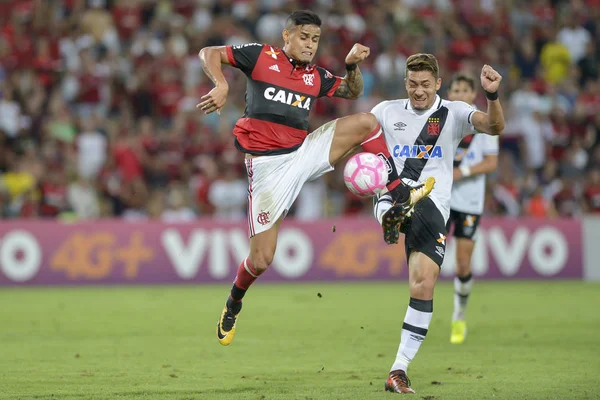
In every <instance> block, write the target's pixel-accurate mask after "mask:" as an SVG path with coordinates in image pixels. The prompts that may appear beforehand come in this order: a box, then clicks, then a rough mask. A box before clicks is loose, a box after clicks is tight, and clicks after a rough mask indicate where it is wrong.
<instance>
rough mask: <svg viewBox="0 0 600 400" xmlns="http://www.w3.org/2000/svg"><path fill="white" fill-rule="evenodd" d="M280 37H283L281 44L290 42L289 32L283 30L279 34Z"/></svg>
mask: <svg viewBox="0 0 600 400" xmlns="http://www.w3.org/2000/svg"><path fill="white" fill-rule="evenodd" d="M281 36H282V37H283V43H285V44H288V43H289V42H290V31H288V30H287V29H284V30H283V32H281Z"/></svg>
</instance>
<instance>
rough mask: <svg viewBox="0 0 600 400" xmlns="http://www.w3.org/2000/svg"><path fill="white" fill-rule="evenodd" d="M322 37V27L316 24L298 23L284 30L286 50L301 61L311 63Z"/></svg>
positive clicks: (289, 54)
mask: <svg viewBox="0 0 600 400" xmlns="http://www.w3.org/2000/svg"><path fill="white" fill-rule="evenodd" d="M320 39H321V28H319V27H318V26H316V25H298V26H295V27H293V28H292V29H290V30H287V29H286V30H284V31H283V41H284V42H285V48H284V51H285V52H286V54H287V55H288V56H290V57H291V58H293V59H294V60H296V61H297V62H299V63H302V64H308V63H310V62H311V61H312V60H313V58H314V57H315V54H316V53H317V49H318V48H319V40H320Z"/></svg>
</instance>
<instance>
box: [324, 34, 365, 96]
mask: <svg viewBox="0 0 600 400" xmlns="http://www.w3.org/2000/svg"><path fill="white" fill-rule="evenodd" d="M370 53H371V50H370V49H369V48H368V47H367V46H363V45H362V44H359V43H356V44H355V45H354V46H352V49H351V50H350V52H349V53H348V55H347V56H346V76H345V77H344V78H343V79H342V82H341V83H340V86H338V88H337V89H336V91H335V93H334V94H333V95H334V96H335V97H342V98H344V99H350V100H356V99H358V98H359V97H360V96H362V94H363V87H364V82H363V77H362V74H361V73H360V69H359V68H358V64H359V63H361V62H362V61H364V60H365V59H366V58H367V57H368V56H369V54H370Z"/></svg>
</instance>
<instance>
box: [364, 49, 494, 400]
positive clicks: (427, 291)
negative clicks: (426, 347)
mask: <svg viewBox="0 0 600 400" xmlns="http://www.w3.org/2000/svg"><path fill="white" fill-rule="evenodd" d="M438 73H439V68H438V63H437V60H436V58H435V57H434V56H433V55H431V54H414V55H412V56H410V57H409V58H408V60H407V61H406V79H405V85H406V90H407V92H408V99H400V100H391V101H384V102H382V103H379V104H378V105H377V106H375V108H373V111H372V113H373V114H374V115H375V117H376V118H377V120H378V122H379V124H380V125H381V127H382V129H383V132H384V137H385V141H386V142H387V146H388V149H389V152H390V153H391V155H392V160H393V168H394V169H395V173H397V174H398V176H399V177H400V179H401V180H402V181H403V182H404V183H405V184H410V185H413V186H415V185H420V184H424V183H425V182H426V179H425V177H429V176H431V177H433V178H435V181H436V183H435V187H434V188H433V190H432V191H431V193H430V194H429V197H427V198H425V199H423V200H421V201H419V202H418V203H416V205H415V206H414V208H413V209H412V210H411V213H410V214H409V215H410V216H408V215H407V216H405V215H404V213H403V210H402V207H401V206H398V205H396V204H394V201H393V200H392V199H391V198H390V197H389V196H388V194H384V195H381V196H380V197H379V199H378V200H377V202H376V204H375V216H376V217H377V219H378V221H379V222H380V223H381V225H382V228H383V231H384V240H385V241H386V242H387V243H389V244H392V243H397V242H398V234H397V233H398V231H400V232H402V233H404V234H405V238H404V243H405V249H406V256H407V258H408V268H409V290H410V301H409V304H408V309H407V311H406V315H405V317H404V323H403V325H402V334H401V339H400V347H399V349H398V353H397V355H396V360H395V361H394V364H393V365H392V368H391V370H390V374H389V376H388V379H387V381H386V383H385V389H386V390H388V391H391V392H395V393H414V390H413V389H412V388H411V387H410V381H409V380H408V377H407V375H406V370H407V368H408V365H409V363H410V362H411V360H412V359H413V358H414V357H415V355H416V354H417V351H418V350H419V347H420V346H421V343H422V342H423V340H424V339H425V336H426V335H427V330H428V328H429V323H430V322H431V316H432V313H433V290H434V287H435V282H436V279H437V277H438V274H439V272H440V266H441V265H442V261H443V260H444V253H445V248H446V235H447V231H446V221H447V220H448V217H449V215H450V197H451V191H452V180H453V176H452V174H453V162H454V153H455V152H456V149H457V147H458V144H459V143H460V142H461V140H462V139H463V138H464V137H465V136H467V135H469V134H470V133H473V132H474V131H473V129H472V128H473V127H474V128H475V129H476V130H477V131H478V132H485V133H489V134H492V135H499V134H500V133H501V132H502V130H503V129H504V116H503V114H502V107H501V106H500V102H499V101H498V87H499V85H500V81H501V80H502V77H501V76H500V74H499V73H498V72H496V71H495V70H494V69H493V68H492V67H490V66H489V65H484V66H483V68H482V70H481V85H482V86H483V89H484V90H485V92H486V97H487V99H488V101H487V112H486V113H484V112H480V111H476V110H474V109H473V108H472V107H471V106H470V105H468V104H467V103H464V102H462V101H447V100H442V99H441V98H440V97H439V96H438V95H437V91H438V90H439V89H440V86H441V84H442V80H441V79H440V78H439V76H438Z"/></svg>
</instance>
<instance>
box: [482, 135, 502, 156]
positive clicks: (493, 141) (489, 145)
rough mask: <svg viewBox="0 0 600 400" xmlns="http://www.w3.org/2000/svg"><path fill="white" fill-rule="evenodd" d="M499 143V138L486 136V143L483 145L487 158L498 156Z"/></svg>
mask: <svg viewBox="0 0 600 400" xmlns="http://www.w3.org/2000/svg"><path fill="white" fill-rule="evenodd" d="M498 142H499V140H498V136H493V135H485V142H484V144H483V154H484V155H486V156H492V155H496V154H498V148H499V145H498Z"/></svg>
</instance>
